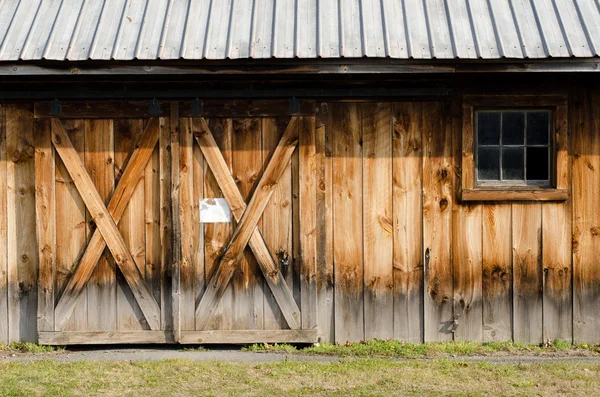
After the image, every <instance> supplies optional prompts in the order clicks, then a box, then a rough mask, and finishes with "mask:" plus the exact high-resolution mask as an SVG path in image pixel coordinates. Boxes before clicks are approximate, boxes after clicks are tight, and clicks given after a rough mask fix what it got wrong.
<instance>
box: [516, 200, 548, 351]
mask: <svg viewBox="0 0 600 397" xmlns="http://www.w3.org/2000/svg"><path fill="white" fill-rule="evenodd" d="M512 233H513V235H512V242H513V291H514V292H513V316H514V318H513V327H514V340H515V341H516V342H522V343H530V344H538V343H542V325H543V323H542V247H541V244H542V205H541V204H540V203H528V204H525V203H514V204H513V205H512Z"/></svg>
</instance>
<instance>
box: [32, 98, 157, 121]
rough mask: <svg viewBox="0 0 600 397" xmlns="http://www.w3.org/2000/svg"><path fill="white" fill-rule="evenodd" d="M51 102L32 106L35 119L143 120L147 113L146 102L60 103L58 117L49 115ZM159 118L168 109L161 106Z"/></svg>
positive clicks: (42, 102) (147, 115) (37, 103)
mask: <svg viewBox="0 0 600 397" xmlns="http://www.w3.org/2000/svg"><path fill="white" fill-rule="evenodd" d="M51 108H52V102H51V101H40V102H36V103H35V105H34V114H35V118H49V117H59V118H71V119H73V118H76V119H116V118H145V117H151V116H155V115H151V114H149V112H148V108H149V106H148V101H97V102H94V101H81V100H76V101H61V102H60V115H59V116H55V115H53V114H51V112H50V109H51ZM160 109H161V113H160V115H161V116H168V114H169V107H168V106H166V105H165V104H162V106H161V107H160Z"/></svg>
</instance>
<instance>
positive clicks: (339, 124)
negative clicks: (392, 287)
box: [330, 103, 364, 343]
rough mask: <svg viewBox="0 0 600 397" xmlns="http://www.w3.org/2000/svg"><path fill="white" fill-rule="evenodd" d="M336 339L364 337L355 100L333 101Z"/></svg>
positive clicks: (359, 152) (359, 149)
mask: <svg viewBox="0 0 600 397" xmlns="http://www.w3.org/2000/svg"><path fill="white" fill-rule="evenodd" d="M330 109H331V111H332V117H333V123H334V126H333V127H334V128H333V131H332V133H331V136H332V138H333V191H334V199H333V200H334V203H333V206H334V213H333V224H334V231H333V235H334V240H333V249H334V252H333V258H334V269H335V286H336V287H335V339H336V342H339V343H344V342H346V341H360V340H363V339H364V315H363V303H364V296H363V270H364V264H363V236H362V228H363V220H362V205H363V203H362V135H361V128H360V110H359V108H358V106H357V105H356V104H354V103H350V104H332V105H331V107H330Z"/></svg>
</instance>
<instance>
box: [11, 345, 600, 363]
mask: <svg viewBox="0 0 600 397" xmlns="http://www.w3.org/2000/svg"><path fill="white" fill-rule="evenodd" d="M348 358H351V357H339V356H325V355H302V354H286V353H276V352H248V351H242V350H240V349H239V348H235V347H229V348H213V349H202V350H200V349H193V348H188V349H186V348H183V349H177V348H173V347H170V348H169V347H116V348H115V347H111V348H107V347H86V348H71V349H67V350H59V351H55V352H50V353H19V352H13V351H5V352H0V363H7V362H25V363H27V362H34V361H39V360H54V361H57V362H60V363H72V362H79V361H122V362H127V361H129V362H145V361H162V360H192V361H197V362H207V361H220V362H225V363H269V362H281V361H288V360H293V361H302V362H336V361H340V360H343V359H348ZM363 358H364V357H363ZM383 359H389V360H394V361H415V360H430V359H445V360H451V361H470V362H487V363H491V364H519V363H521V364H534V363H536V364H544V363H547V364H550V363H590V364H600V355H597V354H590V353H589V352H584V351H564V352H554V353H542V354H535V355H534V354H531V355H527V354H509V353H496V354H493V355H486V356H481V355H479V356H464V355H441V356H432V357H418V358H383Z"/></svg>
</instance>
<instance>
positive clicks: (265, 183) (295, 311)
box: [196, 117, 300, 330]
mask: <svg viewBox="0 0 600 397" xmlns="http://www.w3.org/2000/svg"><path fill="white" fill-rule="evenodd" d="M298 122H299V118H298V117H293V118H292V119H291V120H290V122H289V124H288V126H287V128H286V130H285V132H284V134H283V136H282V137H281V140H280V141H279V144H278V145H277V148H276V149H275V152H274V153H273V156H272V157H271V161H270V162H269V164H268V165H267V167H266V168H265V171H264V173H263V175H262V178H261V179H260V181H259V183H258V186H257V187H256V190H255V192H254V195H253V196H252V198H251V199H250V202H249V203H248V206H246V203H245V202H244V199H243V197H242V194H241V193H240V191H239V190H238V188H237V186H236V184H235V181H234V179H233V176H232V175H231V173H230V171H229V168H228V167H227V163H226V162H225V159H224V158H223V155H222V154H221V151H220V150H219V147H218V146H217V143H216V142H215V139H214V137H213V135H212V133H211V131H210V129H209V128H208V125H207V124H206V120H204V119H200V131H198V132H197V133H196V141H197V142H198V145H199V146H200V149H201V150H202V154H203V155H204V158H205V160H206V162H207V163H208V165H209V167H210V169H211V170H212V172H213V175H214V176H215V179H216V181H217V183H218V184H219V187H220V188H221V191H222V192H223V195H224V196H225V199H226V200H227V202H228V203H229V205H230V207H231V212H232V214H233V216H234V217H235V219H236V221H238V224H237V227H236V229H235V231H234V233H233V236H232V238H231V241H230V242H229V245H228V246H227V248H226V250H225V253H224V254H223V256H222V257H221V260H220V261H219V265H218V267H217V271H216V273H215V274H214V275H213V277H212V278H211V279H210V281H209V284H208V287H207V288H206V291H205V292H204V295H203V296H202V299H201V300H200V303H199V304H198V307H197V308H196V329H199V330H203V329H206V327H207V325H208V323H209V321H210V319H211V317H212V315H213V314H214V310H215V308H216V307H217V303H218V302H219V299H221V297H222V296H223V293H224V292H225V289H226V288H227V284H228V283H229V281H230V280H231V277H232V276H233V273H234V271H235V268H236V267H237V264H238V263H239V261H240V259H241V257H242V255H243V253H244V249H245V248H246V245H248V244H249V245H250V248H251V249H252V252H253V253H254V256H255V257H256V260H257V262H258V264H259V266H260V269H261V271H262V272H263V275H264V276H265V280H266V281H267V284H268V285H269V287H270V289H271V291H272V292H273V296H274V297H275V300H276V301H277V304H278V305H279V307H280V309H281V312H282V314H283V316H284V318H285V320H286V321H287V323H288V326H289V327H290V328H291V329H299V328H300V309H299V308H298V305H297V304H296V301H295V300H294V296H293V294H292V291H291V290H290V288H289V286H288V285H287V283H286V282H285V279H284V278H283V276H282V274H281V273H280V272H279V270H278V268H277V265H276V263H275V260H274V259H273V256H272V255H271V253H270V252H269V248H268V247H267V245H266V243H265V240H264V238H263V236H262V234H261V233H260V231H259V230H258V228H257V227H256V225H257V223H258V221H259V219H260V218H261V216H262V214H263V212H264V210H265V208H266V207H267V205H268V203H269V199H270V198H271V195H272V194H273V191H274V187H275V186H276V184H277V181H278V180H279V178H280V177H281V175H282V174H283V172H284V171H285V169H286V167H287V165H288V163H289V161H290V159H291V157H292V154H293V153H294V150H295V148H296V146H297V144H298V136H299V134H298Z"/></svg>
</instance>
